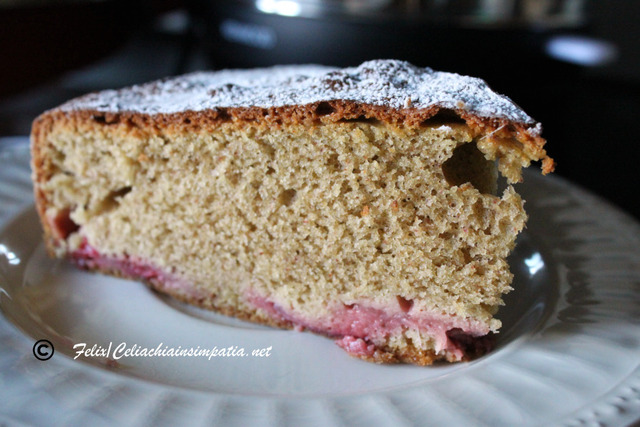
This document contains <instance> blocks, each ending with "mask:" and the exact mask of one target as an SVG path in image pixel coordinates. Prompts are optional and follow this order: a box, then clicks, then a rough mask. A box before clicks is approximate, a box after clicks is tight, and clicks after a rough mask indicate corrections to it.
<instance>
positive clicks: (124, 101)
mask: <svg viewBox="0 0 640 427" xmlns="http://www.w3.org/2000/svg"><path fill="white" fill-rule="evenodd" d="M332 100H350V101H354V102H358V103H363V104H369V105H381V106H388V107H391V108H395V109H406V108H411V109H423V108H430V107H433V106H438V107H440V108H446V109H452V110H464V111H466V112H468V113H470V114H473V115H476V116H479V117H485V118H498V119H506V120H509V121H513V122H517V123H523V124H529V125H534V124H535V121H534V120H533V119H532V118H531V117H529V116H528V115H527V114H526V113H525V112H524V111H522V109H520V108H519V107H518V106H517V105H516V104H514V103H513V102H512V101H511V100H510V99H509V98H507V97H505V96H502V95H499V94H497V93H495V92H493V91H492V90H491V89H490V88H489V87H488V86H487V84H486V83H485V82H484V81H483V80H480V79H477V78H473V77H467V76H461V75H458V74H453V73H446V72H438V71H433V70H431V69H430V68H419V67H416V66H413V65H411V64H409V63H407V62H403V61H397V60H375V61H368V62H365V63H363V64H362V65H360V66H358V67H353V68H343V69H337V68H331V67H323V66H315V65H295V66H278V67H272V68H262V69H253V70H223V71H217V72H197V73H192V74H187V75H184V76H180V77H176V78H172V79H167V80H161V81H158V82H153V83H148V84H145V85H139V86H132V87H130V88H126V89H122V90H107V91H103V92H98V93H93V94H89V95H86V96H84V97H81V98H77V99H75V100H72V101H70V102H68V103H66V104H64V105H62V106H61V107H60V109H62V110H63V111H72V110H83V109H86V110H97V111H101V112H106V113H118V112H125V111H127V112H136V113H143V114H157V113H177V112H182V111H203V110H207V109H215V108H225V107H253V106H255V107H262V108H269V107H278V106H287V105H305V104H312V103H316V102H322V101H332Z"/></svg>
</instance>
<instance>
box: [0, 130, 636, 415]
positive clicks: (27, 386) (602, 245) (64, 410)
mask: <svg viewBox="0 0 640 427" xmlns="http://www.w3.org/2000/svg"><path fill="white" fill-rule="evenodd" d="M0 144H1V145H0V147H1V148H0V228H1V231H0V309H1V310H2V314H3V315H4V316H2V317H0V343H1V347H0V424H3V422H7V423H13V422H15V423H33V424H43V423H46V424H50V425H51V424H64V425H70V424H71V425H80V424H82V425H84V424H90V425H102V424H104V425H113V424H118V425H120V424H123V425H143V424H144V425H154V426H155V425H174V424H176V423H179V424H180V425H191V424H193V425H203V424H221V425H238V426H248V425H261V426H262V425H278V426H279V425H293V426H300V425H315V426H325V425H349V426H352V425H355V426H360V425H362V426H377V425H380V426H387V425H394V426H396V425H423V424H434V425H487V426H495V425H506V426H514V425H554V424H559V425H574V424H585V423H586V424H598V423H600V424H604V425H626V424H629V423H632V422H634V421H637V420H639V419H640V367H639V365H640V327H639V326H640V325H639V324H640V227H639V226H638V225H637V224H636V223H635V222H634V221H633V220H632V219H631V218H630V217H628V216H626V215H625V214H623V213H621V212H619V211H618V210H616V209H615V208H612V207H611V206H609V205H607V204H606V203H605V202H603V201H601V200H599V199H597V198H595V197H594V196H592V195H589V194H588V193H586V192H584V191H583V190H581V189H579V188H576V187H575V186H573V185H571V184H568V183H566V182H565V181H562V180H560V179H558V178H554V177H544V178H543V177H540V176H538V175H537V174H535V173H531V172H530V173H527V175H526V179H525V183H524V184H522V185H521V186H520V187H521V188H520V189H519V190H520V192H521V193H523V195H524V197H525V199H526V200H527V210H528V212H529V214H530V217H531V219H530V221H529V224H528V229H527V232H526V233H525V234H524V235H523V238H522V239H520V240H519V244H518V247H517V249H516V251H515V252H514V254H513V255H512V256H511V258H510V262H511V265H512V270H513V271H514V273H515V275H516V278H515V282H514V287H515V288H516V290H515V291H514V292H512V293H511V294H509V295H508V296H507V306H506V307H505V308H504V309H502V310H501V311H500V313H499V317H500V318H501V319H502V320H503V323H504V326H503V329H502V331H501V333H500V335H499V342H498V347H497V348H496V350H495V351H494V352H492V353H491V354H489V355H487V356H485V357H483V358H481V359H479V360H476V361H474V362H472V363H464V364H455V365H437V366H432V367H426V368H421V367H414V366H403V365H398V366H379V365H374V364H369V363H366V362H361V361H359V360H356V359H352V358H350V357H349V356H348V355H346V353H345V352H343V351H342V350H341V349H339V348H338V347H337V346H336V345H335V344H333V342H332V341H331V340H329V339H326V338H322V337H318V336H314V335H312V334H308V333H298V332H293V331H280V330H274V329H269V328H265V327H260V326H256V325H252V324H248V323H245V322H240V321H237V320H234V319H229V318H226V317H224V316H220V315H216V314H213V313H209V312H206V311H203V310H198V309H195V308H191V307H188V306H185V305H182V304H179V303H176V302H174V301H172V300H170V299H167V298H164V297H161V296H158V295H157V294H155V293H153V292H151V291H149V290H148V289H147V288H146V287H145V286H143V285H141V284H139V283H136V282H132V281H126V280H119V279H114V278H111V277H105V276H101V275H95V274H89V273H85V272H81V271H78V270H76V269H74V268H72V267H71V266H69V265H68V264H67V263H66V262H60V261H54V260H51V259H50V258H48V257H47V256H46V253H45V251H44V248H43V245H42V243H41V230H40V226H39V223H38V219H37V215H36V213H35V211H34V208H33V198H32V195H31V184H30V181H29V174H30V172H29V166H28V147H27V145H26V138H15V139H14V140H13V141H8V140H7V139H4V140H0ZM40 339H47V340H49V341H50V342H51V343H52V344H53V347H54V348H55V353H54V355H53V357H52V358H51V359H49V360H46V361H40V360H37V359H36V358H35V357H34V354H33V347H34V344H35V342H36V341H37V340H40ZM78 343H87V347H91V346H93V345H94V344H95V345H97V346H101V347H103V348H107V347H108V346H109V344H110V343H111V345H112V348H111V352H110V357H109V358H105V357H97V356H96V357H93V356H91V357H84V356H83V357H79V358H78V359H77V360H74V356H75V351H74V348H73V346H74V345H75V344H78ZM121 343H126V344H121ZM118 345H124V346H126V348H132V347H133V345H137V346H138V347H142V348H156V347H158V346H161V348H162V349H165V348H166V349H167V351H168V350H169V349H174V350H179V349H186V348H194V349H197V348H198V347H200V348H201V349H209V348H213V347H217V348H218V349H222V348H228V347H232V348H234V349H236V351H239V349H240V348H243V349H244V351H245V352H246V353H247V354H249V355H248V356H246V357H220V356H218V357H213V358H211V359H208V358H206V357H159V356H156V357H121V358H119V359H117V360H115V356H116V354H114V349H115V347H116V346H118ZM269 347H271V350H270V354H269V356H268V357H253V356H251V351H252V350H254V349H263V348H269ZM118 355H119V354H118Z"/></svg>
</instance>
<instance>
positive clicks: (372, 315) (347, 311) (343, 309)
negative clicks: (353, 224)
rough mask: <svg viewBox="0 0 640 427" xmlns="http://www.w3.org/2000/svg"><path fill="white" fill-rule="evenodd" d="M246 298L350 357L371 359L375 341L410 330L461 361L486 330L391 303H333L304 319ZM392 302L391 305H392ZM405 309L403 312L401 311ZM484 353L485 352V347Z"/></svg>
mask: <svg viewBox="0 0 640 427" xmlns="http://www.w3.org/2000/svg"><path fill="white" fill-rule="evenodd" d="M247 299H248V300H249V302H251V303H252V304H253V305H254V306H256V307H258V308H261V309H262V310H264V311H266V312H267V313H268V314H269V315H270V316H272V317H275V318H277V319H281V320H285V321H289V322H291V323H293V324H294V325H296V326H297V327H298V329H309V330H311V331H313V332H317V333H322V334H325V335H329V336H334V337H337V341H336V343H337V344H338V345H339V346H340V347H342V348H343V349H344V350H346V351H347V352H348V353H350V354H352V355H354V356H372V355H373V354H374V352H375V350H376V346H375V345H374V343H375V342H376V341H377V340H381V339H386V338H388V337H390V336H393V335H397V334H400V333H402V331H403V330H407V329H414V330H417V331H419V332H421V333H423V334H425V335H427V336H430V337H432V338H433V339H434V340H435V344H436V345H435V351H436V352H437V353H438V354H441V353H443V352H444V353H445V354H449V355H452V356H453V357H454V358H455V359H456V360H461V359H462V358H463V357H464V356H465V354H466V353H467V352H468V351H476V349H479V348H478V346H482V347H486V345H487V344H486V343H484V342H482V343H478V345H476V342H475V341H476V339H475V338H476V337H483V336H485V335H487V334H488V333H489V332H490V331H489V329H488V328H487V327H486V326H485V325H482V324H481V323H480V322H477V321H474V320H472V319H465V318H459V317H455V316H449V315H446V314H440V313H433V312H427V311H422V310H419V309H416V308H413V307H411V308H410V309H408V310H406V307H403V305H402V304H397V302H396V301H395V300H394V302H393V303H390V304H389V306H388V307H385V308H377V307H373V306H371V305H367V304H366V303H363V304H350V305H344V304H337V305H336V306H334V308H333V309H332V310H331V315H330V316H327V317H324V318H319V319H308V318H305V317H304V316H301V315H300V314H297V313H294V312H292V311H288V310H285V309H283V308H282V307H281V306H279V305H278V304H276V303H274V302H273V301H270V300H269V299H267V298H265V297H262V296H260V295H257V294H256V293H252V292H250V293H249V294H248V295H247ZM394 303H395V304H394ZM405 310H406V311H405ZM485 350H488V349H486V348H485Z"/></svg>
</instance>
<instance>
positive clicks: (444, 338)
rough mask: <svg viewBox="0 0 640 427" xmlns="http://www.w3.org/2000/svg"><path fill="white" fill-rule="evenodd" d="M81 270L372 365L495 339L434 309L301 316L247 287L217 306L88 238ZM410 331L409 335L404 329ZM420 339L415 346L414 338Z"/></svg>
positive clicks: (356, 308) (481, 347) (487, 344)
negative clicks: (302, 336)
mask: <svg viewBox="0 0 640 427" xmlns="http://www.w3.org/2000/svg"><path fill="white" fill-rule="evenodd" d="M71 260H72V261H73V262H74V263H75V264H76V265H77V266H78V267H80V268H82V269H86V270H90V271H99V272H102V273H106V274H110V275H115V276H119V277H123V278H128V279H133V280H139V281H142V282H144V283H145V284H146V285H147V286H149V287H150V288H151V289H153V290H156V291H158V292H161V293H164V294H167V295H170V296H172V297H173V298H176V299H178V300H180V301H183V302H185V303H188V304H191V305H196V306H200V307H202V308H206V309H212V310H215V311H218V312H220V313H223V314H227V315H231V316H234V317H236V318H240V319H244V320H248V321H252V322H254V323H261V324H265V325H269V326H274V327H279V328H283V329H295V330H297V331H304V330H310V331H312V332H314V333H318V334H321V335H325V336H327V337H330V338H334V339H335V342H336V344H337V345H339V346H340V347H342V348H343V349H344V350H345V351H346V352H347V353H348V354H350V355H351V356H353V357H357V358H360V359H363V360H367V361H370V362H375V363H396V362H404V363H412V364H416V365H423V366H424V365H430V364H432V363H434V362H436V361H439V360H446V361H448V362H457V361H464V360H471V359H473V358H476V357H479V356H482V355H484V354H486V353H488V352H489V351H491V350H492V348H493V346H494V343H495V337H494V335H493V333H491V332H488V331H487V330H486V329H485V328H483V326H482V325H480V324H477V323H475V324H474V322H472V321H471V322H470V321H468V320H464V319H457V318H455V317H453V316H446V315H442V314H436V313H422V312H421V313H410V312H411V309H410V308H409V309H408V308H407V307H406V306H404V307H403V306H402V305H400V310H398V307H397V306H390V307H384V308H381V307H376V308H374V307H371V306H367V305H366V304H352V305H349V306H345V305H343V304H338V305H337V308H334V309H333V311H332V315H331V317H329V318H320V319H305V317H304V315H301V314H298V313H295V312H293V311H291V310H285V309H284V308H283V307H281V306H279V305H278V304H276V303H274V302H273V301H270V300H269V299H268V298H266V297H262V296H259V295H258V294H257V293H255V292H252V291H249V292H247V293H246V295H245V297H244V299H243V300H244V304H243V305H242V306H244V307H245V308H244V309H239V307H238V306H237V305H236V306H228V305H224V303H223V304H218V302H219V301H218V299H217V298H216V295H214V294H208V293H207V291H206V290H203V289H201V288H199V287H198V286H196V285H194V284H193V283H191V282H190V281H188V280H185V279H181V278H178V277H177V276H175V275H174V274H172V273H169V272H165V271H163V270H162V269H161V268H158V267H157V266H154V265H152V264H150V263H148V262H145V261H144V260H142V259H137V258H135V257H120V258H116V257H108V256H104V255H101V254H100V253H99V252H98V251H97V250H96V249H95V248H93V247H91V246H90V245H89V244H87V243H86V242H83V243H82V244H81V246H80V247H79V248H78V249H77V250H75V251H74V252H73V253H72V254H71ZM407 332H409V333H407ZM411 336H413V337H414V339H416V338H417V340H418V341H419V342H417V343H415V344H417V345H415V344H414V341H413V339H412V338H411Z"/></svg>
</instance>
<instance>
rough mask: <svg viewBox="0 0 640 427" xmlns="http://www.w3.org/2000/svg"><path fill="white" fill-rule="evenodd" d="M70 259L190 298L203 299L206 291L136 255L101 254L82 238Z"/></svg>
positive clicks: (80, 265)
mask: <svg viewBox="0 0 640 427" xmlns="http://www.w3.org/2000/svg"><path fill="white" fill-rule="evenodd" d="M71 259H72V260H73V262H74V263H75V264H76V265H78V266H79V267H80V268H85V269H100V270H106V271H121V272H122V273H123V275H124V276H127V277H130V278H132V279H142V280H145V281H148V282H152V283H153V284H154V285H157V286H158V287H159V288H160V289H162V290H165V291H172V290H174V291H180V293H181V294H183V295H185V296H187V297H189V298H191V299H204V298H206V297H207V293H206V292H204V291H202V290H200V289H198V288H196V287H195V286H194V285H192V284H190V283H188V282H187V281H185V280H182V279H180V278H178V277H176V276H175V275H173V274H171V273H168V272H166V271H163V269H162V268H160V267H157V266H154V265H152V264H151V263H149V262H146V261H143V260H141V259H139V258H137V257H133V256H129V255H122V256H119V257H112V256H106V255H102V254H101V253H100V252H98V251H97V250H96V249H95V248H94V247H93V246H91V245H90V244H89V243H87V241H86V239H83V241H82V243H81V245H80V247H79V248H78V249H76V250H75V251H73V252H72V253H71Z"/></svg>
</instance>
